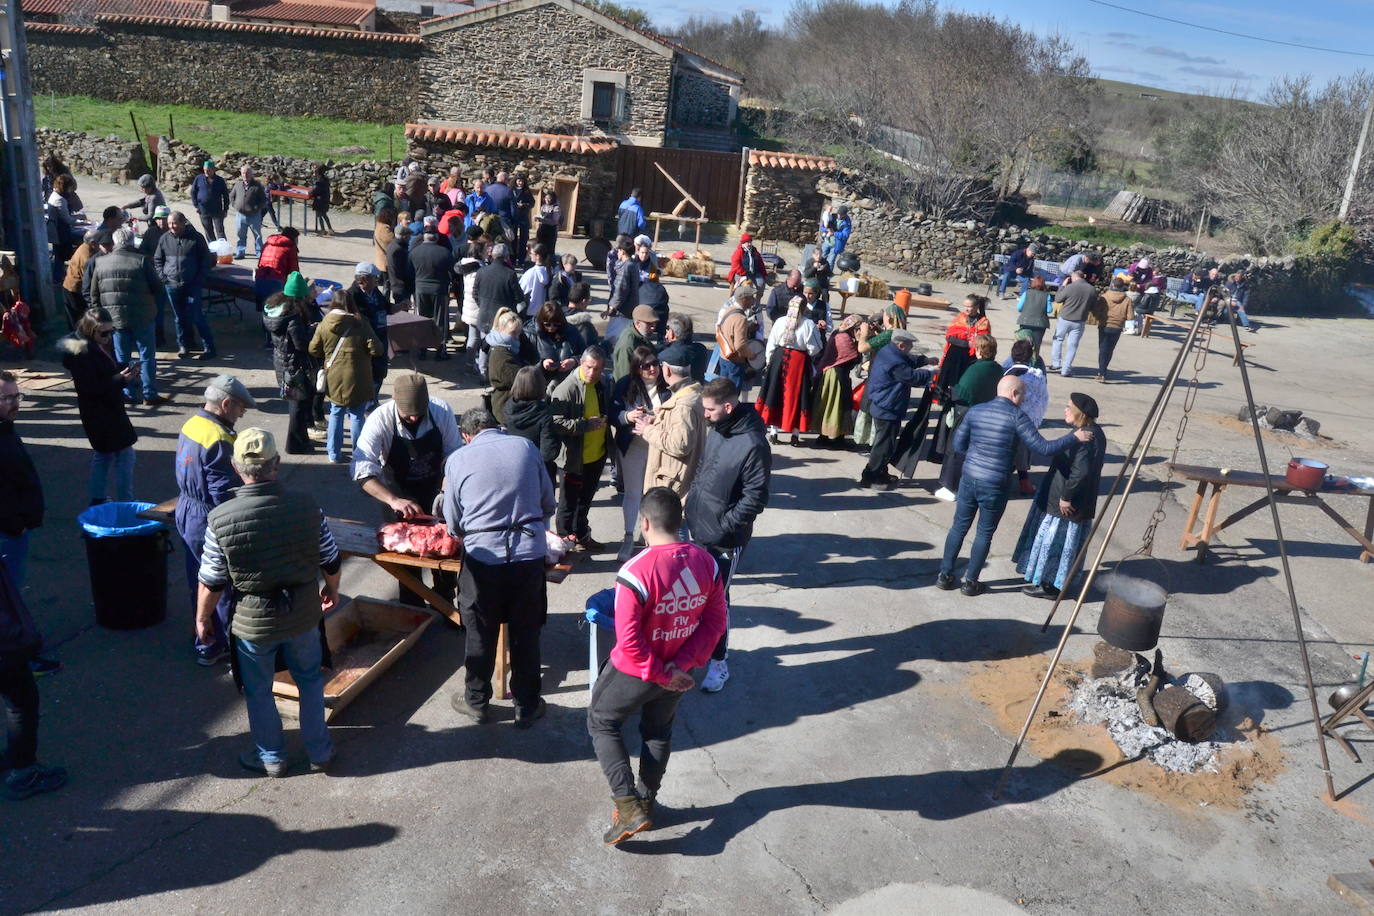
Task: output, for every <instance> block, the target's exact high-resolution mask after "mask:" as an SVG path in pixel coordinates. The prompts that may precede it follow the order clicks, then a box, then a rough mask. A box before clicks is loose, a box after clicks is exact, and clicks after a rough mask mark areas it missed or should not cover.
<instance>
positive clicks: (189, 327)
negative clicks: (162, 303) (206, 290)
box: [167, 286, 215, 353]
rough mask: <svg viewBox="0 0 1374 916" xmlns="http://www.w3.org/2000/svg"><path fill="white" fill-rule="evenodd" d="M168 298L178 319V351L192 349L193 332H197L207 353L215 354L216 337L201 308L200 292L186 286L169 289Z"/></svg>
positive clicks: (174, 315)
mask: <svg viewBox="0 0 1374 916" xmlns="http://www.w3.org/2000/svg"><path fill="white" fill-rule="evenodd" d="M167 298H168V299H170V300H171V302H172V316H173V317H174V318H175V319H176V325H177V349H178V350H189V349H191V341H192V339H193V337H192V333H191V332H192V331H195V332H196V333H198V334H200V339H201V341H202V342H203V343H204V344H205V350H206V352H208V353H213V352H215V335H214V333H213V332H212V331H211V330H210V322H209V321H207V320H206V318H205V310H204V309H203V308H202V307H201V302H200V290H198V289H197V290H192V289H187V288H186V287H184V286H179V287H175V288H173V287H168V289H167Z"/></svg>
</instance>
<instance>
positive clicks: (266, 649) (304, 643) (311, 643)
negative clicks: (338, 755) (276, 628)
mask: <svg viewBox="0 0 1374 916" xmlns="http://www.w3.org/2000/svg"><path fill="white" fill-rule="evenodd" d="M234 644H235V645H236V646H237V647H238V657H239V676H240V677H242V678H243V700H244V703H245V704H246V705H247V706H248V730H249V731H250V732H252V735H253V743H254V744H256V745H257V746H258V756H260V757H261V758H262V762H263V763H284V762H285V760H286V754H285V752H284V747H283V745H284V743H285V742H284V741H283V738H282V728H281V714H280V713H278V712H277V702H276V700H274V699H272V679H273V677H274V676H275V674H276V668H277V652H278V651H280V652H281V653H282V655H283V657H284V660H285V662H286V670H288V671H290V672H291V678H292V680H294V681H295V682H296V687H297V688H299V690H300V724H301V738H302V739H304V741H305V752H306V753H307V754H308V755H310V760H311V761H312V762H314V763H324V762H326V761H327V760H329V758H330V757H332V756H333V755H334V743H333V742H332V741H330V740H329V728H328V726H326V725H325V724H324V673H323V672H322V671H321V670H320V661H321V659H322V658H323V655H324V653H323V652H322V651H321V647H320V631H319V630H318V629H316V628H313V627H312V628H311V629H309V630H307V631H305V632H304V633H302V634H301V635H299V636H293V637H291V638H290V639H279V640H276V641H274V642H249V641H248V640H246V639H236V640H234Z"/></svg>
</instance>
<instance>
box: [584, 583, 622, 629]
mask: <svg viewBox="0 0 1374 916" xmlns="http://www.w3.org/2000/svg"><path fill="white" fill-rule="evenodd" d="M584 613H585V615H586V617H587V620H589V621H591V622H592V623H594V624H596V625H597V626H598V627H600V628H601V629H603V630H610V631H611V632H615V587H614V586H612V587H611V588H603V589H602V590H601V591H599V592H595V593H593V594H592V595H591V596H590V597H588V598H587V609H586V611H585V612H584Z"/></svg>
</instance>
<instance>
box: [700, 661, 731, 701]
mask: <svg viewBox="0 0 1374 916" xmlns="http://www.w3.org/2000/svg"><path fill="white" fill-rule="evenodd" d="M728 680H730V667H729V666H728V665H726V664H725V661H724V660H723V659H722V660H721V661H717V660H715V659H714V658H713V659H711V664H709V665H707V666H706V677H704V678H702V679H701V689H702V690H704V691H705V692H706V693H718V692H719V691H720V689H721V688H722V687H724V686H725V682H726V681H728Z"/></svg>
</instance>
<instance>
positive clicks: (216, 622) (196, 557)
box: [181, 528, 234, 655]
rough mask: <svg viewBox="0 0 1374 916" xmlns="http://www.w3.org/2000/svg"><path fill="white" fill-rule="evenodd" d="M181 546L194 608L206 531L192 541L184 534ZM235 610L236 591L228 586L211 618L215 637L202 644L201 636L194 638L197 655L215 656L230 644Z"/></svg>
mask: <svg viewBox="0 0 1374 916" xmlns="http://www.w3.org/2000/svg"><path fill="white" fill-rule="evenodd" d="M181 546H182V547H184V548H185V550H183V551H182V554H183V555H184V556H185V558H186V586H187V587H188V588H189V589H190V590H191V605H192V607H194V606H195V603H196V596H197V594H198V593H199V590H200V554H201V551H202V550H204V549H205V529H204V528H201V529H200V534H198V535H196V536H195V537H194V538H190V539H188V538H187V537H186V535H184V534H183V535H182V536H181ZM233 610H234V589H233V587H232V586H228V587H226V588H225V589H224V590H223V591H221V592H220V593H219V600H217V601H216V602H215V616H214V617H213V618H211V628H212V630H213V632H214V637H213V638H212V640H211V641H210V642H208V643H203V642H201V641H200V637H199V636H196V637H194V640H195V642H194V645H195V649H196V654H197V655H213V654H214V653H216V652H218V651H219V650H220V649H223V648H224V647H225V646H226V645H227V644H228V640H229V618H230V616H231V615H232V614H233Z"/></svg>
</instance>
